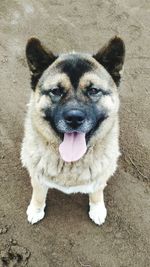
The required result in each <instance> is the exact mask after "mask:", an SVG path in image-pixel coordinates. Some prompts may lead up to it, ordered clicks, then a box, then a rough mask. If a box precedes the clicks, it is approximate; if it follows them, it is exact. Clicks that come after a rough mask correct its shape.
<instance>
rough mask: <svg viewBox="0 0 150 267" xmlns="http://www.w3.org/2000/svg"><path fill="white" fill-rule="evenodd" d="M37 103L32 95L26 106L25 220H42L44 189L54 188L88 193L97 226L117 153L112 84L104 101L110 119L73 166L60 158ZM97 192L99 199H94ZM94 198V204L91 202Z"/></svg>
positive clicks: (102, 216)
mask: <svg viewBox="0 0 150 267" xmlns="http://www.w3.org/2000/svg"><path fill="white" fill-rule="evenodd" d="M40 101H42V100H41V99H39V98H38V94H37V93H34V92H33V93H32V95H31V99H30V102H29V104H28V112H27V117H26V122H25V136H24V139H23V144H22V151H21V159H22V163H23V166H24V167H26V168H27V169H28V171H29V173H30V176H31V178H32V179H31V181H32V187H33V195H32V199H31V203H30V205H29V207H28V210H27V215H28V220H29V222H30V223H35V222H37V221H39V220H41V219H42V218H43V217H44V208H45V199H46V194H47V190H48V188H56V189H58V190H60V191H63V192H65V193H67V194H70V193H77V192H81V193H88V194H91V196H92V197H91V200H90V211H89V216H90V218H91V219H92V220H93V221H94V222H95V223H96V224H99V225H100V224H102V223H103V222H104V221H105V217H106V209H105V205H104V201H103V197H101V194H103V189H104V187H105V186H106V183H107V181H108V179H109V178H110V177H111V176H112V175H113V174H114V172H115V170H116V167H117V159H118V157H119V154H120V153H119V145H118V133H119V130H118V108H119V99H118V93H117V89H116V88H115V85H114V88H113V94H112V95H111V96H105V97H104V99H103V106H105V107H107V106H108V109H109V107H110V111H109V113H110V114H109V115H110V116H109V117H108V118H107V119H106V120H105V121H104V122H103V124H102V126H101V127H100V128H99V129H98V130H97V131H96V133H95V135H93V136H92V138H91V139H90V142H89V143H88V149H87V152H86V154H85V155H84V157H83V158H81V159H80V160H79V161H77V162H74V163H65V162H64V161H63V160H62V159H61V158H60V155H59V151H58V147H59V144H60V143H61V140H60V139H59V137H58V136H57V135H56V133H55V132H54V131H53V130H52V129H51V128H50V127H48V126H47V122H46V121H44V120H43V118H42V113H41V105H42V104H41V102H40ZM43 103H44V105H45V103H46V101H45V100H43ZM39 105H40V108H39ZM99 190H101V193H100V198H97V191H99ZM94 196H95V198H96V199H97V201H95V202H94V201H93V203H92V199H94Z"/></svg>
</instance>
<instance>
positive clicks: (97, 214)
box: [89, 202, 107, 225]
mask: <svg viewBox="0 0 150 267" xmlns="http://www.w3.org/2000/svg"><path fill="white" fill-rule="evenodd" d="M106 215H107V210H106V208H105V204H104V202H100V203H96V204H93V203H90V211H89V217H90V218H91V219H92V221H94V222H95V223H96V224H98V225H101V224H103V223H104V222H105V219H106Z"/></svg>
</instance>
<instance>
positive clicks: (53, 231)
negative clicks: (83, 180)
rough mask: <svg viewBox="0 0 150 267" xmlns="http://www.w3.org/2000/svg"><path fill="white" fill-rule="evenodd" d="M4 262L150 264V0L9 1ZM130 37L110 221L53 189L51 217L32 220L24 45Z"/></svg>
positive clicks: (3, 92) (36, 266)
mask: <svg viewBox="0 0 150 267" xmlns="http://www.w3.org/2000/svg"><path fill="white" fill-rule="evenodd" d="M0 25H1V32H0V62H1V71H0V83H1V86H0V179H1V186H0V258H1V261H0V266H6V267H7V266H9V267H12V266H14V267H16V266H17V267H18V266H19V267H20V266H28V267H48V266H50V267H127V266H131V267H135V266H136V267H149V266H150V194H149V193H150V188H149V182H150V170H149V162H150V88H149V87H150V86H149V85H150V1H149V0H143V1H141V0H126V1H119V0H108V1H104V0H82V1H79V0H66V1H62V0H41V1H36V0H30V1H29V0H27V1H26V0H13V1H8V0H3V1H0ZM116 34H117V35H119V36H121V37H122V38H123V39H124V41H125V44H126V51H127V54H126V63H125V71H124V78H123V81H122V84H121V90H120V97H121V108H120V124H121V136H120V143H121V151H122V156H121V158H120V161H119V166H118V170H117V172H116V174H115V175H114V177H113V178H112V179H111V180H110V182H109V184H108V187H107V188H106V190H105V201H106V206H107V208H108V217H107V220H106V223H105V224H104V225H103V226H101V227H98V226H96V225H94V223H92V222H91V221H90V219H89V218H88V215H87V211H88V197H87V196H86V195H80V194H76V195H65V194H63V193H61V192H59V191H55V190H52V191H49V194H48V201H47V202H48V205H47V209H46V217H45V218H44V220H43V221H41V222H40V223H38V224H37V225H34V226H31V225H29V224H28V222H27V219H26V214H25V211H26V208H27V205H28V203H29V200H30V197H31V186H30V181H29V176H28V174H27V172H26V171H25V170H24V169H23V168H22V167H21V163H20V159H19V157H20V156H19V155H20V146H21V140H22V137H23V124H24V117H25V110H26V103H27V102H28V99H29V95H30V90H31V89H30V75H29V71H28V68H27V64H26V61H25V56H24V48H25V44H26V41H27V39H28V38H29V37H30V36H33V35H34V36H38V37H39V38H40V39H41V40H43V41H44V42H45V43H46V44H47V45H48V46H49V48H51V49H52V50H53V51H54V52H65V51H69V50H73V49H74V50H77V51H91V52H92V51H97V49H99V47H100V46H101V45H102V44H104V43H105V42H106V41H107V40H109V38H111V37H112V36H114V35H116Z"/></svg>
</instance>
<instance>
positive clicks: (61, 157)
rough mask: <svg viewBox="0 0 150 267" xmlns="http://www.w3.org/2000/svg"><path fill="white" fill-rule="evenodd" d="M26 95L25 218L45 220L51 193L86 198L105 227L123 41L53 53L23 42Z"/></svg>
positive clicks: (34, 40) (36, 41)
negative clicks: (27, 182)
mask: <svg viewBox="0 0 150 267" xmlns="http://www.w3.org/2000/svg"><path fill="white" fill-rule="evenodd" d="M26 57H27V63H28V66H29V69H30V71H31V87H32V92H31V98H30V101H29V104H28V110H27V115H26V120H25V132H24V138H23V142H22V148H21V161H22V164H23V166H24V167H26V168H27V170H28V172H29V174H30V177H31V184H32V188H33V193H32V198H31V202H30V204H29V206H28V208H27V217H28V221H29V222H30V223H31V224H34V223H37V222H38V221H40V220H41V219H43V217H44V214H45V213H44V209H45V205H46V204H45V203H46V195H47V192H48V189H49V188H55V189H58V190H60V191H62V192H64V193H67V194H71V193H78V192H80V193H85V194H89V217H90V218H91V219H92V220H93V221H94V222H95V223H96V224H97V225H101V224H103V223H104V222H105V218H106V215H107V210H106V208H105V204H104V196H103V190H104V188H105V186H106V184H107V181H108V179H109V178H110V177H111V176H112V175H113V174H114V172H115V171H116V168H117V161H118V157H119V155H120V152H119V141H118V139H119V121H118V110H119V95H118V87H119V84H120V80H121V76H122V70H123V65H124V57H125V45H124V42H123V40H122V39H121V38H119V37H117V36H115V37H113V38H112V39H111V40H110V41H109V42H108V43H107V44H106V45H105V46H103V47H102V48H101V49H100V50H99V51H98V52H97V53H95V54H93V55H91V54H86V53H77V52H71V53H66V54H60V55H54V54H53V53H52V52H51V51H49V50H48V49H47V48H45V47H44V46H43V44H42V43H41V42H40V41H39V39H37V38H34V37H33V38H31V39H29V41H28V43H27V46H26Z"/></svg>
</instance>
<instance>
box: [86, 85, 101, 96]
mask: <svg viewBox="0 0 150 267" xmlns="http://www.w3.org/2000/svg"><path fill="white" fill-rule="evenodd" d="M101 93H102V92H101V90H100V89H98V88H95V87H91V88H89V89H88V90H87V94H88V95H89V96H96V95H100V94H101Z"/></svg>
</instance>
